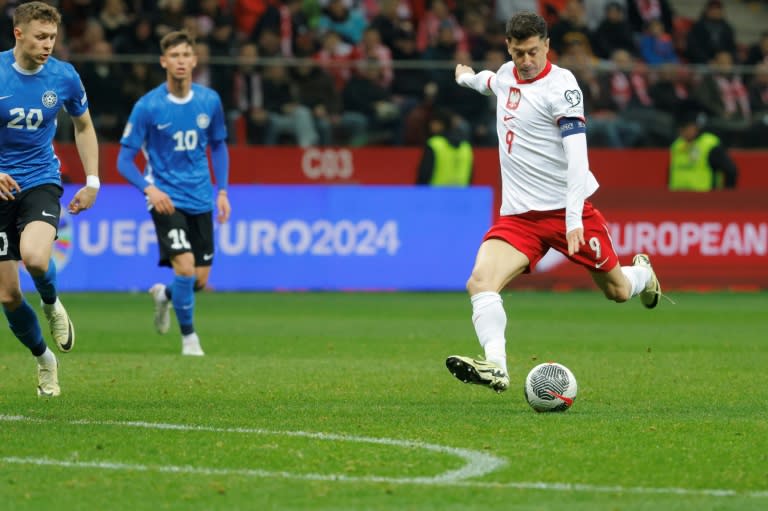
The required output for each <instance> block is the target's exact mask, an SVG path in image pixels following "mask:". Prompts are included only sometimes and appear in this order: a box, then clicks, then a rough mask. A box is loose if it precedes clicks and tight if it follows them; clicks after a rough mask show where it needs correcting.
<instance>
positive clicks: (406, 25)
mask: <svg viewBox="0 0 768 511" xmlns="http://www.w3.org/2000/svg"><path fill="white" fill-rule="evenodd" d="M405 7H406V8H405V9H404V8H403V3H402V2H401V0H383V1H382V2H381V6H380V8H379V12H378V14H377V15H376V16H374V17H373V19H371V22H370V24H369V26H370V27H372V28H375V29H377V30H378V31H379V34H380V35H381V42H382V43H383V44H385V45H386V46H387V47H388V48H394V47H395V40H396V39H397V34H398V32H400V31H403V30H405V31H410V30H413V23H412V22H411V20H410V9H408V8H407V6H405Z"/></svg>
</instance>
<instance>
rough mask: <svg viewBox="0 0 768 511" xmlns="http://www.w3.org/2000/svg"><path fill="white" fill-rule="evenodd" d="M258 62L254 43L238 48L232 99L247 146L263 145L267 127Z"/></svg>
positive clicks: (267, 117)
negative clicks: (240, 121) (243, 130)
mask: <svg viewBox="0 0 768 511" xmlns="http://www.w3.org/2000/svg"><path fill="white" fill-rule="evenodd" d="M258 60H259V48H258V46H256V44H255V43H251V42H246V43H244V44H243V45H242V46H240V50H239V58H238V65H237V69H236V70H235V74H234V93H233V96H234V98H233V99H234V102H235V104H236V105H237V110H238V111H239V112H240V115H242V116H243V118H244V120H245V138H246V141H247V142H248V143H249V144H263V143H264V140H265V138H266V132H267V128H268V126H269V114H268V113H267V111H266V110H265V108H264V91H263V90H262V85H261V69H260V68H259V67H258V65H257V62H258ZM238 142H240V141H238Z"/></svg>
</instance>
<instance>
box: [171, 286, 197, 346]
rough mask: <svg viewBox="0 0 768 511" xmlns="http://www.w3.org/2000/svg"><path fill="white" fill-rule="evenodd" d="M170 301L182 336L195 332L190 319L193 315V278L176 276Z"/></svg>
mask: <svg viewBox="0 0 768 511" xmlns="http://www.w3.org/2000/svg"><path fill="white" fill-rule="evenodd" d="M171 287H172V290H171V301H172V302H173V310H175V311H176V319H177V320H178V321H179V327H180V328H181V334H182V335H188V334H191V333H193V332H194V331H195V327H194V324H193V320H192V317H193V316H194V313H195V291H194V289H195V277H183V276H181V275H176V276H175V277H174V278H173V283H172V284H171Z"/></svg>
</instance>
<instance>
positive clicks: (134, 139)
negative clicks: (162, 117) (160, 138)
mask: <svg viewBox="0 0 768 511" xmlns="http://www.w3.org/2000/svg"><path fill="white" fill-rule="evenodd" d="M145 105H146V103H145V102H144V101H141V100H140V101H139V102H137V103H136V105H134V107H133V110H132V111H131V115H130V117H128V122H127V123H126V125H125V129H124V130H123V136H122V138H121V139H120V145H124V146H127V147H133V148H134V149H141V147H142V146H143V145H144V140H145V139H146V138H147V127H148V123H147V109H146V106H145Z"/></svg>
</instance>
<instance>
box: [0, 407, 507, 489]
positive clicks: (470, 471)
mask: <svg viewBox="0 0 768 511" xmlns="http://www.w3.org/2000/svg"><path fill="white" fill-rule="evenodd" d="M0 421H3V422H33V423H48V422H65V423H67V424H75V425H90V426H118V427H130V428H143V429H160V430H175V431H203V432H213V433H244V434H252V435H279V436H289V437H303V438H313V439H317V440H328V441H336V442H357V443H366V444H378V445H388V446H395V447H406V448H409V449H423V450H426V451H432V452H437V453H442V454H451V455H453V456H456V457H458V458H461V459H463V460H464V462H465V464H464V465H463V466H462V467H460V468H458V469H456V470H449V471H448V472H443V473H442V474H438V475H436V476H432V477H414V478H388V477H378V476H366V477H354V476H347V475H345V474H330V475H323V474H290V473H288V472H268V471H264V470H251V469H247V470H234V469H232V470H231V469H213V468H211V469H207V468H200V469H198V468H196V467H188V466H185V467H170V468H169V467H165V468H168V469H167V470H166V469H164V468H163V467H150V466H144V465H130V464H125V463H119V462H117V463H112V462H105V463H106V465H105V466H102V464H101V463H99V462H96V466H99V467H101V468H110V467H109V466H107V465H114V467H112V468H114V469H116V470H117V469H122V470H128V468H127V467H135V468H133V470H139V471H146V470H154V471H161V472H198V473H204V474H208V473H210V474H217V475H221V474H242V475H250V476H261V477H291V478H295V479H313V480H339V481H371V482H393V483H397V482H412V483H421V484H435V483H451V482H458V481H462V480H464V479H469V478H472V477H479V476H483V475H486V474H489V473H491V472H493V471H494V470H496V469H497V468H499V467H502V466H504V465H506V463H507V462H506V460H504V459H502V458H498V457H496V456H492V455H490V454H486V453H484V452H480V451H473V450H471V449H461V448H458V447H448V446H444V445H438V444H428V443H425V442H416V441H413V440H397V439H394V438H375V437H364V436H354V435H341V434H334V433H312V432H308V431H273V430H268V429H260V428H218V427H213V426H194V425H188V424H163V423H155V422H134V421H125V422H124V421H91V420H87V419H84V420H75V421H51V420H44V419H35V418H32V417H24V416H22V415H0ZM23 459H29V460H37V461H30V462H31V463H34V464H39V465H51V464H56V463H72V465H63V466H79V465H81V464H82V462H67V461H58V460H49V459H47V458H14V457H9V458H0V460H2V461H5V462H7V463H20V462H21V461H20V460H23ZM85 466H91V465H87V464H86V465H85Z"/></svg>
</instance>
